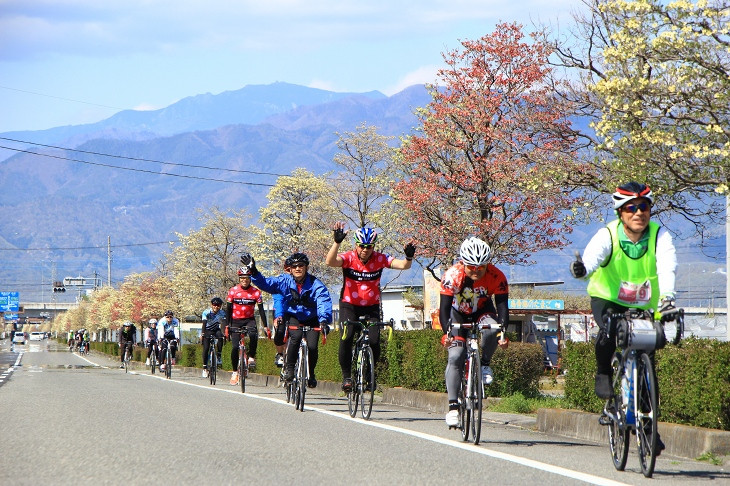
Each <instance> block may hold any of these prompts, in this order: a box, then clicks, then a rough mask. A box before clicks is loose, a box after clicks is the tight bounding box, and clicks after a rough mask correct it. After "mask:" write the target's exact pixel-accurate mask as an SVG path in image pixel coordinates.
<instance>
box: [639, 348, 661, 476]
mask: <svg viewBox="0 0 730 486" xmlns="http://www.w3.org/2000/svg"><path fill="white" fill-rule="evenodd" d="M636 364H637V366H638V370H637V373H636V375H637V376H636V379H637V384H636V385H637V386H636V396H637V398H638V400H637V406H636V445H637V447H638V453H639V463H640V465H641V472H642V473H643V474H644V476H645V477H647V478H650V477H651V476H652V475H653V474H654V466H655V464H656V452H657V451H656V442H657V418H658V416H659V404H658V401H657V393H656V383H655V382H654V367H653V366H652V364H651V359H650V358H649V355H648V354H646V353H641V356H640V357H639V359H638V360H637V363H636Z"/></svg>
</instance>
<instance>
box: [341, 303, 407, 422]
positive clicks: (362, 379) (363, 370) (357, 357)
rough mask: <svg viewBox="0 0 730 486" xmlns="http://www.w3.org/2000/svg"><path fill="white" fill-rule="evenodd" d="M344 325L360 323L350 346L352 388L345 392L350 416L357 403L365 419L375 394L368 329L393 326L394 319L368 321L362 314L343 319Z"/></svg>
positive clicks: (355, 413)
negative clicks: (350, 319) (351, 319)
mask: <svg viewBox="0 0 730 486" xmlns="http://www.w3.org/2000/svg"><path fill="white" fill-rule="evenodd" d="M345 325H360V326H362V328H361V330H360V336H358V338H357V340H356V341H355V344H354V346H353V347H352V362H353V366H352V377H353V380H352V381H353V383H352V390H351V391H350V393H348V394H347V406H348V409H349V412H350V416H351V417H355V415H357V408H358V405H359V406H360V414H361V415H362V418H363V419H365V420H369V419H370V414H371V413H372V410H373V400H374V395H375V386H376V385H375V358H374V355H373V351H372V348H371V347H370V329H373V328H380V329H384V328H386V327H391V328H392V327H393V325H395V321H394V320H393V319H391V320H390V321H382V322H381V321H368V320H367V317H365V316H363V317H361V318H360V319H359V320H357V321H345Z"/></svg>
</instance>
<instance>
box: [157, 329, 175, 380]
mask: <svg viewBox="0 0 730 486" xmlns="http://www.w3.org/2000/svg"><path fill="white" fill-rule="evenodd" d="M172 341H173V340H171V339H167V338H162V340H161V341H160V348H163V349H164V350H165V356H164V359H163V362H162V364H164V365H165V378H167V379H170V378H172V359H173V356H172V346H171V345H170V344H171V342H172Z"/></svg>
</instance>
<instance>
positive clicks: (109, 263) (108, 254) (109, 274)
mask: <svg viewBox="0 0 730 486" xmlns="http://www.w3.org/2000/svg"><path fill="white" fill-rule="evenodd" d="M106 284H107V285H108V286H109V287H111V286H112V237H111V236H107V237H106Z"/></svg>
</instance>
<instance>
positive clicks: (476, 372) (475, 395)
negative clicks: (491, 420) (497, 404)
mask: <svg viewBox="0 0 730 486" xmlns="http://www.w3.org/2000/svg"><path fill="white" fill-rule="evenodd" d="M470 361H471V366H469V369H470V373H471V387H470V389H469V405H470V406H469V407H468V408H469V412H470V415H471V417H470V421H471V437H472V440H473V441H474V444H479V439H480V438H481V435H482V397H483V396H484V389H483V386H484V385H483V384H482V376H481V366H480V365H479V359H478V356H477V355H472V356H471V358H470Z"/></svg>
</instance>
